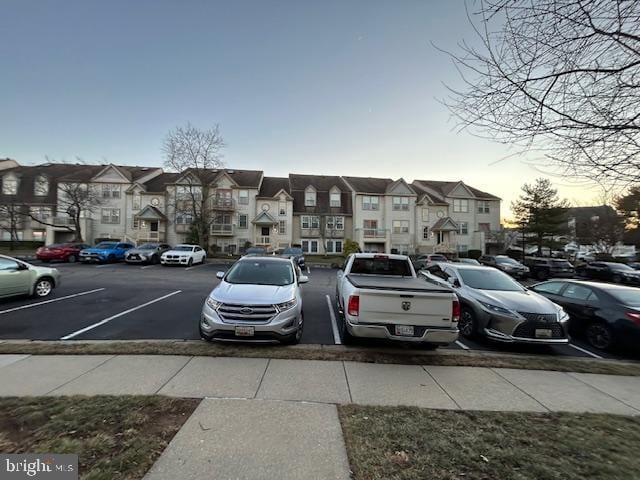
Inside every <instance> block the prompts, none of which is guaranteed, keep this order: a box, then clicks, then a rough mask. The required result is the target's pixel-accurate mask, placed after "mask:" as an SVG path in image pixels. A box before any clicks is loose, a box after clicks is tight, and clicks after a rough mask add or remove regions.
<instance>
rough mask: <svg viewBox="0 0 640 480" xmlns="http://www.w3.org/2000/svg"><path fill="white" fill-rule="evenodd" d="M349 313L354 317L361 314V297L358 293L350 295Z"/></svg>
mask: <svg viewBox="0 0 640 480" xmlns="http://www.w3.org/2000/svg"><path fill="white" fill-rule="evenodd" d="M347 313H348V314H349V315H351V316H353V317H357V316H358V315H360V297H359V296H358V295H351V296H350V297H349V303H348V304H347Z"/></svg>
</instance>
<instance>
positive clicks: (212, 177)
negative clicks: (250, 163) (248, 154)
mask: <svg viewBox="0 0 640 480" xmlns="http://www.w3.org/2000/svg"><path fill="white" fill-rule="evenodd" d="M192 172H197V174H198V175H197V178H200V177H201V176H202V177H203V178H204V181H205V182H207V183H215V182H216V181H217V180H218V179H219V178H220V176H221V175H225V174H226V175H227V176H228V177H229V178H230V179H231V180H232V181H233V182H235V184H236V185H235V186H237V187H246V188H259V187H260V180H261V179H262V176H263V173H264V172H263V171H262V170H236V169H231V168H220V169H204V170H203V169H201V170H196V169H193V168H188V169H187V170H185V171H184V172H181V174H180V175H179V176H178V179H176V182H178V181H180V180H181V179H182V178H183V177H185V176H186V175H188V174H189V173H192Z"/></svg>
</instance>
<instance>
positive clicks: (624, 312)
mask: <svg viewBox="0 0 640 480" xmlns="http://www.w3.org/2000/svg"><path fill="white" fill-rule="evenodd" d="M531 290H533V291H534V292H537V293H539V294H540V295H544V296H545V297H547V298H548V299H550V300H551V301H553V302H554V303H557V304H558V305H562V307H563V308H564V309H565V310H566V311H567V313H568V314H569V316H570V317H571V320H570V322H569V325H570V328H571V330H572V331H573V332H575V333H576V335H583V336H584V337H585V338H586V340H587V342H589V344H590V345H591V346H592V347H594V348H597V349H600V350H610V349H612V348H614V347H616V346H623V347H630V348H634V349H635V350H636V352H638V351H640V288H633V287H627V286H622V285H612V284H608V283H600V282H585V281H580V280H550V281H548V282H542V283H538V284H536V285H533V286H532V287H531Z"/></svg>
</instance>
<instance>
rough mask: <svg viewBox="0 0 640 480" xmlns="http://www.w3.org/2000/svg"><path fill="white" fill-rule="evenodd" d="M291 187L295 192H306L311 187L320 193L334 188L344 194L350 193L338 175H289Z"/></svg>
mask: <svg viewBox="0 0 640 480" xmlns="http://www.w3.org/2000/svg"><path fill="white" fill-rule="evenodd" d="M289 185H290V189H291V191H292V192H293V191H294V190H302V191H304V190H305V189H306V188H307V187H308V186H309V185H311V186H312V187H313V188H315V189H316V191H318V192H328V191H329V190H331V188H332V187H337V188H339V189H340V191H342V192H348V191H349V187H348V186H347V184H345V183H344V181H343V180H342V178H341V177H339V176H337V175H301V174H298V173H291V174H289Z"/></svg>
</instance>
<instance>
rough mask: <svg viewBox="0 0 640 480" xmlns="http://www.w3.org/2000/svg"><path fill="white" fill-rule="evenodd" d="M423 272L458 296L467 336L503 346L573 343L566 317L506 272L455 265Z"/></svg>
mask: <svg viewBox="0 0 640 480" xmlns="http://www.w3.org/2000/svg"><path fill="white" fill-rule="evenodd" d="M421 273H422V275H424V276H425V277H426V278H427V280H428V281H430V282H432V283H435V284H437V285H441V286H448V287H450V288H452V289H453V290H454V291H455V293H456V295H458V298H459V300H460V303H461V312H460V321H459V322H458V329H459V330H460V334H461V335H462V336H464V337H468V338H470V337H473V336H476V335H483V336H486V337H487V338H490V339H492V340H498V341H502V342H518V343H538V344H540V343H542V344H558V343H568V342H569V335H568V321H569V315H568V314H567V312H565V311H564V310H563V309H562V307H560V306H559V305H556V304H555V303H553V302H552V301H551V300H549V299H547V298H545V297H543V296H542V295H539V294H537V293H535V292H533V291H531V290H527V289H526V288H524V287H523V286H522V285H520V284H519V283H518V282H516V281H515V280H514V279H513V278H511V277H510V276H509V275H507V274H506V273H503V272H501V271H499V270H497V269H495V268H493V267H484V266H474V265H464V264H455V263H440V264H436V265H432V266H431V267H429V268H428V269H427V270H426V271H423V272H421Z"/></svg>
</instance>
